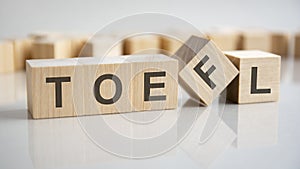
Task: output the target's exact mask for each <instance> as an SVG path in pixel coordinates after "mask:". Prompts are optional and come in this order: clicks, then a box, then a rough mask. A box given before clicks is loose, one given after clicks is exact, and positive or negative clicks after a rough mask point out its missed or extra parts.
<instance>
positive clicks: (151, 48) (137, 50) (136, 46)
mask: <svg viewBox="0 0 300 169" xmlns="http://www.w3.org/2000/svg"><path fill="white" fill-rule="evenodd" d="M160 48H161V45H160V37H159V36H158V35H136V36H133V37H130V38H127V39H125V41H124V54H125V55H132V54H156V53H160Z"/></svg>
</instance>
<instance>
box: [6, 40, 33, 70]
mask: <svg viewBox="0 0 300 169" xmlns="http://www.w3.org/2000/svg"><path fill="white" fill-rule="evenodd" d="M8 40H9V41H11V42H12V43H13V46H14V67H15V70H17V71H18V70H25V62H26V60H27V59H30V58H31V47H32V42H33V40H32V39H29V38H12V39H8Z"/></svg>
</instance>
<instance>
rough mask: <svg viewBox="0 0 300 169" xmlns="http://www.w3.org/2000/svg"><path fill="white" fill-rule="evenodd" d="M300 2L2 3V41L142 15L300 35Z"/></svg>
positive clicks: (86, 0) (82, 28) (52, 0)
mask: <svg viewBox="0 0 300 169" xmlns="http://www.w3.org/2000/svg"><path fill="white" fill-rule="evenodd" d="M299 7H300V1H299V0H272V1H271V0H245V1H239V0H227V1H222V0H207V1H204V0H184V1H178V0H173V1H161V0H148V1H139V0H135V1H115V0H106V1H99V0H65V1H62V0H47V1H46V0H26V1H24V0H1V1H0V23H1V24H0V25H1V26H0V38H5V37H10V36H25V35H26V34H27V33H29V32H31V31H36V30H49V31H75V32H77V31H79V32H92V33H93V32H96V31H97V30H98V29H100V28H101V27H103V26H104V25H105V24H108V23H109V22H111V21H113V20H115V19H118V18H121V17H124V16H128V15H132V14H136V13H142V12H159V13H166V14H171V15H174V16H178V17H181V18H183V19H185V20H187V21H189V22H190V23H192V24H193V25H195V26H197V27H198V28H199V29H207V28H211V27H215V26H218V27H223V26H224V27H258V28H267V29H272V30H287V31H291V32H293V31H296V30H297V29H298V30H300V10H299Z"/></svg>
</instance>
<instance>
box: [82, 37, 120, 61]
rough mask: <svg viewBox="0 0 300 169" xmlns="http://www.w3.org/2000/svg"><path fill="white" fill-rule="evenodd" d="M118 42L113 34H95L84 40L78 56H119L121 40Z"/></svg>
mask: <svg viewBox="0 0 300 169" xmlns="http://www.w3.org/2000/svg"><path fill="white" fill-rule="evenodd" d="M116 42H118V40H117V39H116V38H115V37H114V36H97V37H93V38H92V39H90V40H88V41H87V42H86V45H85V46H84V47H83V49H82V51H81V53H80V56H81V57H91V56H96V57H97V56H98V57H99V56H100V57H101V56H120V55H122V54H123V42H119V43H117V44H115V43H116Z"/></svg>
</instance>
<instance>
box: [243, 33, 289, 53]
mask: <svg viewBox="0 0 300 169" xmlns="http://www.w3.org/2000/svg"><path fill="white" fill-rule="evenodd" d="M242 49H244V50H262V51H265V52H272V53H275V54H278V55H281V56H287V54H288V53H287V52H288V35H287V34H285V33H282V32H268V31H248V32H247V31H246V32H244V33H243V34H242Z"/></svg>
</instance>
